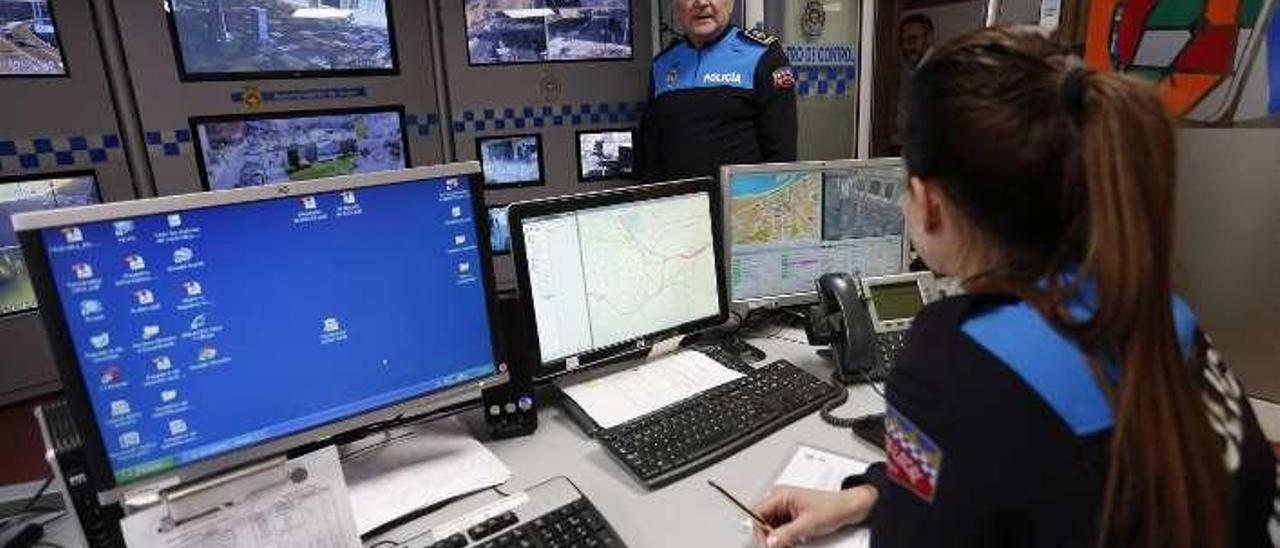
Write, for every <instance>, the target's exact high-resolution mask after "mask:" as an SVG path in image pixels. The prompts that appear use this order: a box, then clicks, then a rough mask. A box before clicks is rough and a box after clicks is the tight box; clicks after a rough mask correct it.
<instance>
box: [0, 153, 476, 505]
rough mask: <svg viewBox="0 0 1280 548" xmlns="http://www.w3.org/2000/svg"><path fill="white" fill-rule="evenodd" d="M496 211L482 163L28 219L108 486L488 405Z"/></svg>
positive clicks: (54, 320)
mask: <svg viewBox="0 0 1280 548" xmlns="http://www.w3.org/2000/svg"><path fill="white" fill-rule="evenodd" d="M480 192H481V191H480V182H479V169H478V166H477V165H476V164H474V163H467V164H455V165H451V166H439V167H432V168H421V169H413V170H405V171H401V172H396V173H381V174H371V175H363V176H356V177H345V178H336V179H325V180H321V181H314V182H310V183H294V184H288V185H284V186H281V187H278V188H249V189H240V190H235V191H227V192H221V193H198V194H193V195H186V196H177V197H169V198H160V199H155V200H145V201H140V202H130V203H121V204H116V205H111V206H99V207H96V208H82V209H78V210H66V211H65V212H45V213H33V214H29V215H26V216H19V217H17V221H16V223H17V225H18V230H19V233H20V236H21V238H22V243H23V247H24V249H25V251H26V255H27V258H28V261H29V262H31V263H32V264H33V266H34V268H33V274H34V275H35V276H34V277H35V279H37V280H39V284H40V285H39V289H40V291H39V296H40V302H41V311H42V313H44V314H45V316H46V318H47V319H48V320H49V325H50V327H51V329H50V331H51V338H52V340H53V342H54V348H55V354H56V355H57V356H58V357H59V363H60V365H61V366H62V370H63V379H64V384H66V386H67V387H68V390H69V392H70V394H71V400H72V402H73V405H76V406H79V408H80V409H79V412H80V413H81V414H80V416H79V417H78V419H79V422H80V423H81V424H82V425H83V426H84V427H85V429H86V433H87V434H88V438H91V439H90V440H89V447H90V448H91V449H90V453H91V472H93V471H94V469H93V467H92V461H93V460H94V459H93V457H94V456H96V457H98V460H99V462H98V465H97V466H98V468H99V469H98V470H97V473H98V474H99V475H100V476H99V477H100V480H99V481H97V482H95V486H97V487H100V488H103V489H110V488H113V487H115V486H118V485H123V484H128V483H130V482H134V481H136V480H140V479H144V478H151V477H153V476H156V475H157V474H166V475H167V474H169V473H174V474H177V473H180V472H181V470H180V469H184V467H188V466H194V465H198V463H204V464H205V465H207V466H206V467H205V468H203V469H201V470H203V471H204V472H211V471H217V470H218V469H220V468H219V467H218V466H215V464H219V465H226V464H236V463H240V462H246V461H248V460H250V459H251V458H261V457H263V456H267V455H270V454H275V453H279V452H281V451H283V450H286V449H288V448H290V447H293V446H296V445H300V444H302V443H307V442H311V441H317V440H323V439H327V438H328V437H329V436H331V435H333V434H337V433H341V432H343V431H347V430H350V429H352V428H355V427H359V426H364V425H366V424H370V423H372V422H376V420H386V419H389V418H391V417H393V416H394V415H395V413H400V412H405V411H406V410H408V409H416V408H418V407H429V406H431V404H432V403H440V401H441V400H440V398H445V397H455V398H457V397H462V396H463V395H470V396H472V397H474V396H475V395H477V394H478V390H479V387H480V386H482V385H484V384H485V383H486V382H489V381H494V380H496V379H495V378H496V377H499V376H500V375H499V372H500V367H499V365H498V361H497V359H496V358H495V356H497V355H498V354H497V353H496V349H495V347H494V342H493V340H492V339H493V338H492V320H493V314H492V308H491V307H492V305H493V302H494V301H493V300H492V295H493V288H492V285H491V284H492V279H491V277H490V276H488V272H489V271H488V267H487V264H488V257H487V256H486V255H487V252H486V251H485V249H486V246H484V245H483V244H482V238H485V237H488V234H487V231H486V230H485V229H484V228H485V221H484V217H483V215H484V209H483V205H482V204H481V202H480ZM57 213H65V214H64V215H61V216H59V215H56V214H57ZM373 242H376V245H371V243H373ZM427 396H431V398H434V399H427V398H426V397H427ZM77 402H78V403H77ZM402 404H403V405H402ZM393 407H395V408H397V409H398V411H397V410H396V409H391V408H393ZM379 410H381V411H383V412H384V413H383V415H385V416H381V417H377V416H375V415H373V414H371V413H372V412H374V411H379ZM375 419H376V420H375ZM343 421H347V422H343ZM321 427H324V428H325V429H322V428H321ZM290 436H299V437H294V438H290ZM273 444H274V445H273ZM273 451H274V452H273ZM217 459H222V460H217ZM210 461H216V462H210ZM186 473H189V474H191V475H190V476H184V477H196V476H195V473H196V472H194V471H192V470H191V469H187V472H186ZM166 477H167V476H166Z"/></svg>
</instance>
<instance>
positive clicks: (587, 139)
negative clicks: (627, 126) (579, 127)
mask: <svg viewBox="0 0 1280 548" xmlns="http://www.w3.org/2000/svg"><path fill="white" fill-rule="evenodd" d="M631 141H632V138H631V131H630V130H623V131H592V132H584V133H579V134H578V178H580V179H582V180H583V181H600V180H604V179H618V178H621V177H626V176H628V175H631V171H632V163H633V158H634V153H633V148H632V142H631Z"/></svg>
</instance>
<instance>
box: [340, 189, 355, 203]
mask: <svg viewBox="0 0 1280 548" xmlns="http://www.w3.org/2000/svg"><path fill="white" fill-rule="evenodd" d="M342 203H344V204H347V205H352V204H354V203H356V193H355V192H353V191H350V190H348V191H345V192H343V193H342Z"/></svg>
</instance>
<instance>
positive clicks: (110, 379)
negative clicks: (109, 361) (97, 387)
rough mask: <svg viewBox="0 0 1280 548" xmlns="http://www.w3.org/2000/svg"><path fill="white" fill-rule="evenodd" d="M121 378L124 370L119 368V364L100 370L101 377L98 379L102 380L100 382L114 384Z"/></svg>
mask: <svg viewBox="0 0 1280 548" xmlns="http://www.w3.org/2000/svg"><path fill="white" fill-rule="evenodd" d="M123 378H124V370H123V369H120V367H119V366H115V365H113V366H111V367H108V368H106V369H104V370H103V371H102V377H101V379H100V381H101V382H102V384H115V383H118V382H120V380H121V379H123Z"/></svg>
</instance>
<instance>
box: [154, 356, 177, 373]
mask: <svg viewBox="0 0 1280 548" xmlns="http://www.w3.org/2000/svg"><path fill="white" fill-rule="evenodd" d="M151 363H152V364H153V365H155V366H156V371H168V370H169V368H171V367H173V362H172V361H170V360H169V356H156V357H154V358H151Z"/></svg>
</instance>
